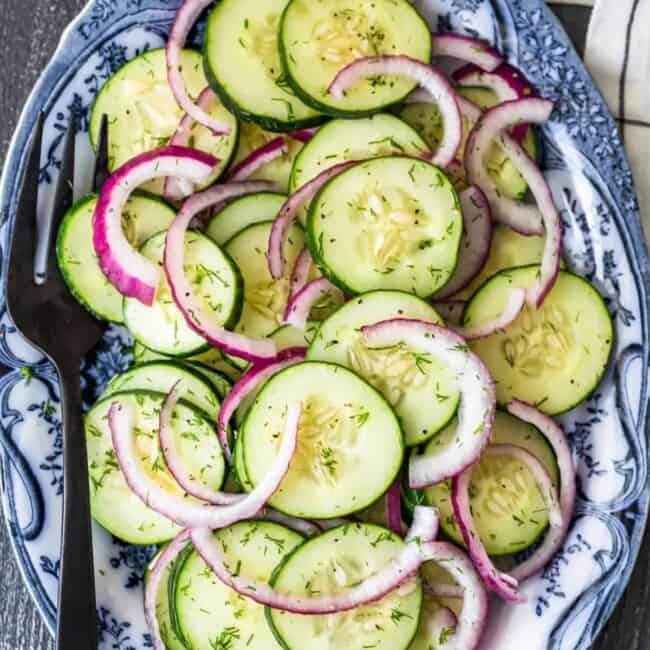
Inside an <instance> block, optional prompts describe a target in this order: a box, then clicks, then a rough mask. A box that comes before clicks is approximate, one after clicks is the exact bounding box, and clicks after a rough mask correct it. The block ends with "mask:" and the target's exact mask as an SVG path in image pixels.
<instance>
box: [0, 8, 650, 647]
mask: <svg viewBox="0 0 650 650" xmlns="http://www.w3.org/2000/svg"><path fill="white" fill-rule="evenodd" d="M414 4H415V5H416V6H418V8H419V9H420V10H421V11H422V13H423V15H424V16H425V17H426V19H427V20H428V21H429V23H430V25H431V27H432V29H434V30H442V31H449V30H454V31H460V32H464V33H467V34H470V35H475V36H480V37H482V38H485V39H488V40H489V41H491V42H492V43H494V44H495V45H496V46H497V47H498V48H499V49H500V50H501V51H503V52H504V53H505V54H506V56H507V58H508V60H509V61H511V62H512V63H514V64H515V65H518V66H519V67H521V68H522V69H523V70H524V72H525V73H526V74H527V75H528V76H529V77H530V79H531V80H532V81H533V82H534V83H535V84H536V85H537V87H538V88H539V89H540V91H541V93H542V94H543V95H544V96H546V97H549V98H551V99H553V100H554V101H555V111H554V114H553V116H552V119H551V121H550V122H549V123H548V124H547V125H546V126H545V127H544V130H543V143H544V158H545V169H546V170H547V172H546V174H547V178H548V179H549V181H550V183H551V186H552V190H553V193H554V196H555V200H556V202H557V204H558V206H559V207H560V209H561V214H562V219H563V224H564V233H565V235H564V241H565V249H566V250H565V255H566V259H567V263H568V265H569V267H570V268H572V269H574V270H576V271H577V272H579V273H580V274H582V275H584V276H586V277H587V278H589V280H591V281H592V282H594V283H595V285H596V286H598V288H599V289H600V291H601V292H602V293H603V294H604V295H605V296H606V299H607V304H608V307H609V309H610V312H611V314H612V316H613V318H614V321H615V328H616V346H615V350H614V352H613V356H612V360H611V363H610V367H609V370H608V372H607V375H606V378H605V380H604V381H603V382H602V384H601V385H600V386H599V387H598V390H597V392H596V393H595V394H594V395H593V396H592V397H591V398H590V399H589V400H588V401H587V402H586V403H584V404H583V405H582V406H580V407H579V408H577V409H575V410H574V411H572V412H571V413H569V414H568V415H566V416H565V417H564V418H563V423H564V425H565V428H566V431H567V433H568V435H569V438H570V441H571V444H572V447H573V450H574V455H575V459H576V461H577V464H578V473H579V495H580V498H579V502H578V510H577V514H576V518H575V521H574V524H573V526H572V529H571V533H570V535H569V537H568V539H567V541H566V543H565V545H564V548H563V549H562V550H561V551H560V552H559V553H558V554H557V556H556V557H555V558H554V560H553V561H552V562H551V563H550V564H549V565H548V566H547V567H546V569H545V570H544V571H543V572H542V574H540V575H539V576H538V577H536V578H534V579H532V580H530V581H528V582H527V583H526V585H525V587H524V591H525V593H526V595H527V596H528V602H527V603H526V604H525V605H521V606H519V607H517V608H513V607H506V606H503V605H502V604H501V603H498V602H496V601H495V602H493V604H492V608H491V614H490V620H489V624H488V629H487V633H486V636H485V639H484V642H483V645H482V647H483V648H486V649H487V648H489V649H491V650H515V649H519V648H520V647H521V640H522V639H524V638H525V639H526V644H527V648H528V650H547V649H548V650H586V649H587V648H589V647H591V644H592V642H593V640H594V638H595V637H596V635H597V634H598V632H599V631H600V630H601V628H602V626H603V625H604V624H605V622H606V621H607V618H608V617H609V615H610V614H611V611H612V609H613V607H614V606H615V604H616V602H617V601H618V599H619V598H620V596H621V594H622V591H623V589H624V587H625V585H626V584H627V581H628V579H629V576H630V572H631V570H632V566H633V564H634V560H635V558H636V554H637V552H638V550H639V545H640V541H641V537H642V535H643V531H644V528H645V522H646V517H647V512H648V497H649V493H650V491H649V487H648V450H647V430H648V413H647V402H648V377H647V369H648V366H649V363H648V362H649V357H650V347H649V345H650V344H649V342H648V341H649V340H650V337H649V336H648V331H647V329H648V314H649V310H648V294H647V286H648V275H649V265H648V257H647V252H646V249H645V245H644V243H643V242H644V238H643V233H642V230H641V226H640V218H639V211H638V206H637V202H636V197H635V192H634V188H633V183H632V175H631V172H630V169H629V167H628V164H627V161H626V159H625V154H624V151H623V146H622V144H621V141H620V139H619V135H618V131H617V129H616V126H615V124H614V122H613V120H612V118H611V116H610V114H609V112H608V110H607V108H606V106H605V104H604V101H603V99H602V97H601V96H600V94H599V93H598V91H597V90H596V89H595V87H594V84H593V82H592V80H591V79H590V77H589V75H588V74H587V72H586V71H585V69H584V67H583V66H582V63H581V62H580V61H579V59H578V57H577V55H576V53H575V52H574V50H573V48H572V47H571V45H570V43H569V41H568V39H567V37H566V35H565V33H564V31H563V30H562V28H561V27H560V25H559V24H558V22H557V21H556V19H555V18H554V17H553V15H552V14H551V13H550V12H549V10H548V9H547V8H546V7H545V5H544V4H543V2H542V1H541V0H491V1H490V0H415V2H414ZM177 6H178V0H92V1H91V2H89V4H88V5H87V7H86V8H85V10H84V11H83V12H82V14H81V15H80V16H79V17H78V18H77V19H76V20H75V21H74V22H73V23H72V24H71V25H70V27H69V28H68V29H67V31H66V32H65V34H64V36H63V38H62V40H61V44H60V46H59V49H58V50H57V52H56V54H55V55H54V57H53V59H52V61H51V63H50V65H49V66H48V67H47V69H46V70H45V72H44V74H43V76H42V77H41V79H40V80H39V82H38V84H37V86H36V88H35V89H34V91H33V93H32V95H31V96H30V98H29V101H28V103H27V105H26V107H25V110H24V111H23V114H22V116H21V119H20V122H19V124H18V127H17V130H16V133H15V135H14V139H13V142H12V146H11V149H10V152H9V155H8V157H7V160H6V164H5V169H4V175H3V179H2V185H1V188H0V259H1V260H2V270H1V273H2V277H1V281H2V283H1V284H0V286H2V295H0V375H2V376H1V377H0V471H1V476H2V502H3V506H4V512H5V515H6V520H7V525H8V527H9V532H10V536H11V540H12V543H13V547H14V550H15V552H16V555H17V557H18V561H19V563H20V567H21V570H22V572H23V575H24V578H25V581H26V583H27V586H28V588H29V590H30V592H31V594H32V596H33V598H34V600H35V602H36V604H37V606H38V608H39V610H40V612H41V614H42V615H43V617H44V619H45V621H46V622H47V624H48V626H49V627H50V628H53V626H54V621H55V616H56V612H55V603H56V592H57V586H58V574H59V538H60V521H61V490H62V482H61V478H62V462H61V454H62V451H61V447H62V433H61V421H60V410H59V397H58V385H57V379H56V375H55V373H54V372H53V369H52V368H51V366H50V365H49V364H48V363H47V362H46V361H45V360H43V359H42V358H41V357H40V354H39V353H37V352H35V351H34V350H33V349H32V348H31V347H30V346H29V345H27V344H26V343H25V342H24V340H23V339H22V338H21V337H20V335H18V334H17V333H16V331H15V328H14V326H13V324H12V323H11V321H10V319H9V318H8V316H7V312H6V308H5V305H4V286H5V281H6V260H5V258H6V251H7V250H8V248H9V238H10V236H11V230H12V225H13V219H14V215H15V209H16V200H17V193H18V192H17V190H18V187H19V184H20V178H21V175H22V171H23V168H24V165H25V161H26V156H25V152H26V150H27V147H26V144H27V143H28V142H29V138H30V133H31V131H32V128H33V126H34V123H35V119H36V115H37V114H38V112H39V111H45V112H46V114H47V119H46V130H45V136H44V143H45V148H44V153H43V158H42V167H41V176H40V188H39V204H40V205H41V206H45V205H46V204H47V201H49V200H50V199H51V187H52V182H53V180H54V179H55V178H56V175H57V174H58V169H59V165H60V159H59V156H60V150H61V146H62V145H61V143H62V138H63V133H64V131H65V128H66V126H67V122H68V119H74V120H75V122H76V125H77V128H78V129H79V130H80V131H81V135H80V137H79V138H78V146H79V148H80V149H83V148H84V147H85V148H86V150H88V144H87V137H86V132H87V129H88V118H89V107H90V105H91V103H92V100H93V98H94V96H95V95H96V94H97V92H98V90H99V88H100V87H101V86H102V84H103V83H104V82H105V81H106V79H107V78H108V77H109V76H110V75H111V74H112V73H113V72H114V71H115V70H117V69H118V68H119V67H120V66H121V65H122V64H123V63H125V62H126V61H127V60H129V59H130V58H132V57H133V56H135V55H136V54H138V53H139V52H142V51H144V50H147V49H150V48H155V47H160V46H161V45H163V44H164V42H165V38H166V36H167V34H168V32H169V29H170V26H171V22H172V19H173V16H174V12H175V10H176V8H177ZM199 32H200V29H198V30H197V34H196V35H195V37H194V38H195V39H196V41H195V42H196V43H197V44H198V43H199V42H200V33H199ZM88 153H89V152H88ZM83 167H84V165H80V174H81V173H82V170H83ZM79 178H80V176H79ZM130 343H131V341H130V340H129V337H128V334H127V333H126V332H125V331H124V330H122V329H121V328H117V327H110V328H109V329H108V330H107V332H106V335H105V337H104V340H103V342H102V343H101V344H100V345H99V346H98V348H97V350H95V352H94V353H93V354H91V355H90V356H89V357H88V358H87V359H86V360H85V361H84V364H83V368H82V377H81V381H82V386H83V389H84V396H85V400H86V402H87V404H90V403H92V401H93V400H94V399H95V398H96V397H97V395H99V393H100V392H101V391H102V390H103V388H104V386H105V385H106V382H107V381H108V379H110V377H111V376H112V375H113V374H114V373H116V372H119V371H122V370H124V369H125V368H126V367H127V366H128V365H129V363H130V362H131V360H132V358H131V351H130ZM94 542H95V569H96V580H97V599H98V603H97V604H98V612H97V621H98V629H99V637H100V648H102V649H106V650H108V649H109V648H111V649H116V650H141V649H142V648H149V647H151V640H150V638H149V636H148V634H147V631H146V626H145V623H144V617H143V615H142V613H141V610H142V607H141V601H142V580H143V573H144V569H145V567H146V564H147V562H148V560H149V559H150V557H151V555H152V553H153V551H154V549H152V548H143V547H135V546H129V545H126V544H123V543H122V542H120V541H118V540H116V539H114V538H112V537H111V536H110V535H109V534H108V533H107V532H106V531H104V530H103V529H101V528H100V527H99V526H97V525H95V527H94Z"/></svg>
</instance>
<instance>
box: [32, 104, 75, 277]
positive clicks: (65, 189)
mask: <svg viewBox="0 0 650 650" xmlns="http://www.w3.org/2000/svg"><path fill="white" fill-rule="evenodd" d="M75 135H76V129H75V125H74V123H73V119H72V116H70V118H69V121H68V128H67V131H66V133H65V136H64V139H63V152H62V155H61V169H60V170H59V176H58V178H57V180H56V186H55V188H54V201H53V203H52V207H51V208H50V210H49V211H48V213H47V214H45V215H42V216H41V219H39V220H38V221H37V230H38V236H37V240H36V253H35V255H34V282H35V283H36V284H38V285H41V284H44V283H45V282H46V280H47V274H48V271H51V270H52V266H53V265H52V260H51V259H50V251H51V248H52V236H53V233H54V230H55V227H56V226H57V225H58V223H59V222H60V220H61V219H62V218H63V215H64V214H65V213H66V212H67V211H68V210H69V209H70V206H71V205H72V182H73V180H74V142H75Z"/></svg>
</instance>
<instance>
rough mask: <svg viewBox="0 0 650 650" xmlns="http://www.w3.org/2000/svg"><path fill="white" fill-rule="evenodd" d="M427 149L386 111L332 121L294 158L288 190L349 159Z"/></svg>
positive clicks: (427, 148) (399, 121)
mask: <svg viewBox="0 0 650 650" xmlns="http://www.w3.org/2000/svg"><path fill="white" fill-rule="evenodd" d="M426 151H429V147H428V146H427V144H426V142H425V141H424V140H423V139H422V138H421V137H420V135H419V134H418V133H417V131H416V130H415V129H413V128H412V127H410V126H409V125H408V124H407V123H406V122H404V121H403V120H400V119H399V118H398V117H395V116H394V115H390V114H388V113H378V114H377V115H373V116H372V117H367V118H364V119H361V120H332V121H331V122H328V123H327V124H325V125H324V126H322V127H321V128H320V129H319V130H318V133H316V135H315V136H314V137H313V138H312V139H311V140H310V141H309V142H308V143H307V144H306V145H305V146H304V147H303V149H302V151H301V152H300V153H299V154H298V156H297V157H296V161H295V162H294V164H293V169H292V170H291V181H290V184H289V191H290V192H295V191H296V190H297V189H298V188H299V187H301V186H302V185H304V184H305V183H307V182H308V181H310V180H311V179H312V178H315V177H316V176H318V174H320V173H321V172H322V171H324V170H326V169H328V168H329V167H332V166H334V165H336V164H338V163H342V162H346V161H348V160H365V159H367V158H379V157H381V156H387V155H390V154H394V153H404V154H406V155H410V156H418V155H419V154H421V153H423V152H426Z"/></svg>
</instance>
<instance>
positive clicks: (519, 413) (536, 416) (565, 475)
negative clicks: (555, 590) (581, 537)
mask: <svg viewBox="0 0 650 650" xmlns="http://www.w3.org/2000/svg"><path fill="white" fill-rule="evenodd" d="M507 408H508V412H509V413H511V414H512V415H514V416H515V417H517V418H519V419H520V420H523V421H524V422H528V423H529V424H532V425H533V426H534V427H536V428H537V429H539V430H540V431H541V432H542V433H543V434H544V436H546V439H547V440H548V442H549V443H550V445H551V447H552V448H553V451H554V452H555V457H556V458H557V464H558V467H559V469H560V511H561V517H562V524H561V526H555V527H554V526H551V528H550V529H549V531H548V532H547V534H546V537H545V538H544V541H543V542H542V544H541V546H540V547H539V548H538V549H537V550H536V551H535V552H534V553H533V555H532V556H531V557H529V558H528V559H527V560H526V561H525V562H522V563H521V564H519V565H517V566H516V567H515V568H514V569H513V570H512V571H511V574H512V575H513V576H514V577H515V578H517V580H525V579H526V578H529V577H530V576H532V575H534V574H535V573H537V572H538V571H541V570H542V569H543V568H544V567H545V566H546V564H547V563H548V561H549V560H550V559H551V558H552V557H553V556H554V555H555V553H556V551H558V549H560V548H561V547H562V544H563V543H564V540H565V539H566V536H567V534H568V531H569V526H570V525H571V520H572V518H573V511H574V508H575V500H576V470H575V465H574V463H573V456H572V454H571V448H570V447H569V443H568V442H567V438H566V435H565V433H564V431H562V429H561V428H560V427H559V426H558V425H557V424H556V423H555V421H554V420H553V419H552V418H551V417H549V416H548V415H546V414H545V413H542V412H541V411H540V410H539V409H537V408H535V407H534V406H531V405H530V404H526V402H522V401H520V400H513V401H512V402H510V404H508V407H507Z"/></svg>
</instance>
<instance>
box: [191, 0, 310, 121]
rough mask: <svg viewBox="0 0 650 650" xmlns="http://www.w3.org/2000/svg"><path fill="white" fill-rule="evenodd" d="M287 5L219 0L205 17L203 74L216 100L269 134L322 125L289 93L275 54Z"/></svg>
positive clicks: (277, 1) (258, 0)
mask: <svg viewBox="0 0 650 650" xmlns="http://www.w3.org/2000/svg"><path fill="white" fill-rule="evenodd" d="M287 2H288V0H222V1H221V2H220V3H219V4H218V5H217V6H216V7H215V8H214V9H213V10H212V12H211V13H210V16H209V17H208V23H207V28H206V33H205V40H204V51H203V54H204V57H203V58H204V65H205V74H206V76H207V78H208V81H209V82H210V85H211V86H212V88H213V89H214V90H215V91H216V92H217V93H218V94H219V96H220V97H221V101H223V103H224V104H225V105H226V106H228V107H229V108H230V109H231V110H232V111H234V112H235V113H237V115H239V117H241V118H242V119H244V120H248V121H252V122H257V123H258V124H259V125H260V126H262V127H263V128H265V129H267V130H269V131H291V130H292V129H298V128H301V127H305V126H312V125H314V124H318V122H320V121H321V119H322V118H321V115H320V114H319V112H318V111H316V110H314V109H313V108H311V107H309V106H307V105H306V104H304V103H303V102H302V101H301V100H300V99H298V97H296V95H295V93H293V92H292V90H291V89H290V88H289V84H288V82H287V79H286V76H285V74H284V71H283V70H282V65H281V63H280V54H279V51H278V29H279V25H280V17H281V15H282V12H283V11H284V8H285V7H286V5H287Z"/></svg>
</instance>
